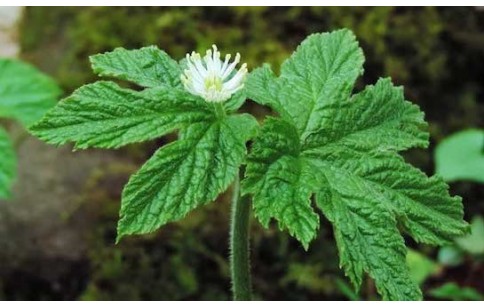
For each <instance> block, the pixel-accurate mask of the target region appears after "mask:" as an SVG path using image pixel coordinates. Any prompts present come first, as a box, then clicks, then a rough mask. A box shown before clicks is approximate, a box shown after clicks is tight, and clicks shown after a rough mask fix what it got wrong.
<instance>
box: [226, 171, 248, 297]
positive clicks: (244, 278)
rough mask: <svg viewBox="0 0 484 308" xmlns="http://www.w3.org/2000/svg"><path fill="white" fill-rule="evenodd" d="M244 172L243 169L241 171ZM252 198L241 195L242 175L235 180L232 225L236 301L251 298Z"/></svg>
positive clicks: (231, 252) (231, 261)
mask: <svg viewBox="0 0 484 308" xmlns="http://www.w3.org/2000/svg"><path fill="white" fill-rule="evenodd" d="M241 173H242V171H241ZM249 202H250V199H249V197H248V196H245V197H242V196H241V195H240V175H237V177H236V179H235V182H234V189H233V197H232V217H231V226H230V272H231V276H232V292H233V298H234V300H236V301H249V300H251V297H252V295H251V278H250V261H249V223H250V215H249V214H250V204H249Z"/></svg>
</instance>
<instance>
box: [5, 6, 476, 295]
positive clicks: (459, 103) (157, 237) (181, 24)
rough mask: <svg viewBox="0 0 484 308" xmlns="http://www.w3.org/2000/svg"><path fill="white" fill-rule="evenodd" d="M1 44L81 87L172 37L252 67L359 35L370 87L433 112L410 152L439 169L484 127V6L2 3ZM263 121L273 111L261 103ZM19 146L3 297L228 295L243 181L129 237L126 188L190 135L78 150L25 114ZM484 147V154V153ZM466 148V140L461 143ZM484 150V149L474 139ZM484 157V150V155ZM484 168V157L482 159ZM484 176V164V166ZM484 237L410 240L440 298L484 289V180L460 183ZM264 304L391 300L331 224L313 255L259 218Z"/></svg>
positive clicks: (429, 291) (255, 253)
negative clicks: (234, 219) (48, 137)
mask: <svg viewBox="0 0 484 308" xmlns="http://www.w3.org/2000/svg"><path fill="white" fill-rule="evenodd" d="M0 12H1V13H0V19H1V23H0V55H1V56H14V55H16V56H18V57H19V58H21V59H23V60H25V61H27V62H30V63H32V64H34V65H36V66H37V67H38V68H40V69H41V70H42V71H44V72H46V73H48V74H49V75H51V76H52V77H53V78H55V79H56V80H57V82H58V83H59V85H60V86H61V87H62V89H63V90H64V93H65V95H68V94H70V93H71V92H72V91H73V90H74V89H76V88H77V87H79V86H81V85H83V84H85V83H89V82H93V81H95V80H96V78H97V77H96V76H95V75H94V74H93V73H92V72H91V70H90V65H89V62H88V56H89V55H92V54H96V53H100V52H105V51H109V50H112V49H114V48H115V47H119V46H123V47H125V48H128V49H129V48H140V47H142V46H146V45H157V46H159V47H160V48H161V49H164V50H166V51H167V52H168V53H169V54H170V55H171V56H172V57H174V58H177V59H178V58H182V57H183V56H184V54H185V53H186V52H187V51H191V50H198V51H204V50H205V49H207V48H209V46H210V45H211V44H213V43H216V44H217V46H218V47H219V49H220V50H221V51H222V53H233V52H236V51H238V52H240V53H241V54H242V58H243V61H245V62H247V63H248V65H249V68H253V67H256V66H258V65H260V64H262V63H264V62H268V63H271V64H272V66H273V67H274V68H275V69H276V70H277V69H278V68H279V65H280V64H281V62H282V61H283V60H284V59H285V58H287V57H288V56H289V55H290V54H291V53H292V51H293V50H294V48H295V47H296V46H297V45H298V44H299V43H300V42H301V41H302V40H303V39H304V38H305V37H306V36H307V35H308V34H310V33H313V32H324V31H330V30H333V29H338V28H342V27H346V28H349V29H351V30H353V31H354V32H355V34H356V36H357V38H358V40H359V42H360V44H361V46H362V48H363V50H364V53H365V56H366V63H365V66H364V67H365V74H364V76H363V77H362V78H360V79H359V81H358V85H357V87H356V90H360V89H362V88H363V87H364V86H365V85H367V84H372V83H375V82H376V80H377V79H378V77H380V76H390V77H391V78H392V79H393V81H394V83H395V84H397V85H404V86H405V94H406V97H407V99H408V100H410V101H412V102H414V103H416V104H418V105H419V106H420V108H421V109H422V110H424V111H425V113H426V119H427V121H429V123H430V130H431V145H430V147H429V149H425V150H412V151H409V152H407V153H405V157H406V159H407V160H408V161H409V162H411V163H412V164H414V165H416V166H418V167H419V168H421V169H422V170H424V171H425V172H426V173H427V174H428V175H431V174H434V173H435V170H436V165H435V160H434V155H435V150H436V147H437V145H439V144H440V143H441V142H442V141H443V140H444V139H445V138H446V137H448V136H450V135H452V134H453V133H456V132H459V131H462V130H465V129H468V128H477V129H479V128H480V129H483V128H484V10H483V9H481V8H473V7H469V8H384V7H380V8H264V7H252V8H235V7H234V8H217V7H212V8H175V7H173V8H103V7H96V8H54V7H49V8H35V7H29V8H22V9H20V8H1V9H0ZM244 108H245V109H246V110H247V111H250V112H252V113H253V114H255V115H257V116H258V117H259V119H262V118H263V117H264V116H265V115H267V114H268V113H269V112H270V111H269V110H267V109H265V108H263V107H260V106H256V105H255V104H248V105H247V106H246V107H244ZM9 131H10V133H11V134H12V136H13V138H14V139H15V141H16V142H15V143H16V145H17V147H16V150H17V153H18V155H19V176H18V180H17V182H16V184H15V187H14V197H13V198H12V199H11V200H9V201H0V299H4V300H20V299H22V300H77V299H80V300H228V299H230V298H231V294H230V281H229V268H228V263H227V256H228V248H227V247H228V221H229V200H230V194H229V192H228V193H226V194H223V195H221V196H220V197H219V198H218V199H217V200H216V202H214V203H213V204H209V205H207V206H204V207H199V208H198V209H197V210H195V211H193V212H192V213H191V214H190V215H188V217H187V218H186V219H184V220H183V221H181V222H179V223H172V224H169V225H167V226H165V227H163V228H162V229H161V230H159V231H158V232H156V233H154V234H150V235H146V236H136V237H129V238H126V239H125V240H123V241H122V242H121V243H120V244H119V245H114V239H115V232H116V231H115V228H116V222H117V217H118V211H119V206H120V193H121V191H122V188H123V186H124V184H125V183H126V182H127V180H128V178H129V176H130V174H132V173H133V172H135V171H136V170H137V169H138V168H139V167H140V166H141V164H142V163H143V162H144V161H145V160H146V159H148V158H149V157H150V156H151V154H152V153H153V152H154V151H155V150H156V149H157V148H158V147H160V146H161V145H163V144H165V143H167V142H169V141H171V140H173V138H174V136H168V137H167V138H161V139H158V140H156V141H153V142H147V143H143V144H135V145H131V146H127V147H124V148H122V149H120V150H86V151H78V152H72V150H71V147H70V146H65V147H61V148H59V149H56V148H54V147H52V146H48V145H45V144H43V143H41V142H39V141H37V140H36V139H35V138H33V137H27V136H26V134H25V131H24V130H23V129H22V128H20V127H17V126H16V125H15V124H11V125H9ZM483 136H484V135H483ZM482 141H483V142H482V143H483V144H482V145H479V146H477V148H478V149H480V150H479V151H481V150H482V149H483V148H484V137H483V138H482ZM452 148H453V149H454V151H457V152H460V151H462V153H464V154H462V155H463V156H461V159H460V160H461V161H463V160H465V159H466V158H465V157H466V154H465V151H466V149H465V145H464V146H457V147H456V146H454V147H452ZM474 148H476V147H474ZM480 154H482V153H480ZM481 163H482V164H483V166H484V162H481ZM483 176H484V172H483ZM449 185H450V187H451V192H452V194H458V195H460V196H462V197H463V200H464V206H465V213H466V214H465V215H466V219H467V220H468V221H472V222H473V234H472V236H468V237H466V238H463V239H462V238H461V239H456V242H455V244H454V245H451V246H449V247H445V248H435V247H430V246H425V245H419V244H417V243H415V242H413V241H412V240H411V239H410V238H407V239H406V240H407V244H408V246H409V247H410V248H411V251H410V253H409V256H408V263H409V266H410V268H411V271H412V275H413V276H414V278H415V279H416V280H417V281H418V282H419V283H421V285H422V288H423V290H424V294H425V298H426V299H468V300H479V299H481V300H483V299H484V279H483V278H482V277H484V258H483V256H484V248H483V247H482V246H483V245H484V221H483V220H482V216H481V215H484V190H483V185H484V179H482V180H481V179H479V177H478V178H477V179H476V178H474V179H472V180H467V179H459V178H457V179H454V180H453V181H452V182H451V183H450V184H449ZM251 235H252V239H251V244H252V273H253V287H254V293H255V298H256V299H265V300H329V299H331V300H346V299H349V300H356V299H362V300H363V299H364V300H367V299H378V298H379V296H378V295H377V293H376V290H375V288H374V285H373V283H372V282H371V281H370V280H369V279H366V280H365V281H364V283H363V286H362V288H361V291H360V292H359V293H355V292H354V291H353V290H352V288H351V286H350V284H349V282H348V280H347V279H346V278H345V277H344V274H343V272H342V271H341V270H340V269H339V267H338V255H337V251H336V246H335V242H334V240H333V235H332V229H331V226H330V224H329V223H328V222H327V221H326V220H325V219H322V227H321V229H320V234H319V237H318V238H317V240H315V241H314V242H313V243H312V245H311V246H310V249H309V250H308V252H305V251H304V249H303V248H302V247H301V246H300V244H298V243H297V242H296V241H295V240H293V239H291V238H290V237H289V236H288V234H287V233H285V232H279V231H278V230H277V227H276V226H272V227H271V228H270V229H269V230H265V229H263V228H262V227H261V226H260V225H259V223H258V222H257V221H253V223H252V230H251Z"/></svg>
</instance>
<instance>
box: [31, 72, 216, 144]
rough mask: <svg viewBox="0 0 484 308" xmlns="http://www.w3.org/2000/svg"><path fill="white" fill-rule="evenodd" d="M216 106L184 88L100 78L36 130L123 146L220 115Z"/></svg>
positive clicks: (55, 138) (50, 138)
mask: <svg viewBox="0 0 484 308" xmlns="http://www.w3.org/2000/svg"><path fill="white" fill-rule="evenodd" d="M210 107H211V106H210V105H207V104H206V103H205V102H204V101H203V100H201V99H199V98H196V97H194V96H192V95H190V94H188V93H187V92H185V91H183V90H177V89H173V88H167V87H157V88H152V89H149V90H145V91H141V92H138V91H133V90H129V89H123V88H120V87H119V86H118V85H116V84H115V83H114V82H106V81H100V82H96V83H93V84H89V85H86V86H83V87H81V88H79V89H78V90H77V91H75V92H74V93H73V94H72V95H71V96H69V97H68V98H66V99H64V100H62V101H61V102H60V103H59V104H57V106H55V108H53V109H52V110H50V111H49V112H48V113H47V114H46V116H45V117H44V118H43V119H42V120H41V121H40V122H38V123H37V124H35V125H34V126H33V127H31V129H30V130H31V132H32V133H33V134H34V135H35V136H37V137H38V138H40V139H42V140H44V141H45V142H48V143H51V144H55V145H61V144H65V143H68V142H75V146H76V148H78V149H85V148H88V147H97V148H118V147H121V146H124V145H126V144H129V143H134V142H142V141H146V140H151V139H154V138H156V137H160V136H162V135H164V134H167V133H169V132H171V131H173V130H175V129H179V128H182V127H185V126H186V125H188V124H190V123H196V122H201V121H208V120H210V119H212V118H213V117H214V114H213V107H212V108H210Z"/></svg>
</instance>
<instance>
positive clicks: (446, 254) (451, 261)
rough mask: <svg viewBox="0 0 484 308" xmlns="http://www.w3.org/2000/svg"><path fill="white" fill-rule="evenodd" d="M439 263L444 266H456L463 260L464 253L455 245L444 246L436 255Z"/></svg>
mask: <svg viewBox="0 0 484 308" xmlns="http://www.w3.org/2000/svg"><path fill="white" fill-rule="evenodd" d="M437 259H438V260H439V263H441V264H443V265H446V266H457V265H460V264H462V262H464V253H463V252H462V250H461V249H459V248H458V247H456V246H444V247H442V248H440V249H439V253H438V255H437Z"/></svg>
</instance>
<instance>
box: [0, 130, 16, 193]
mask: <svg viewBox="0 0 484 308" xmlns="http://www.w3.org/2000/svg"><path fill="white" fill-rule="evenodd" d="M16 166H17V161H16V158H15V152H14V149H13V146H12V143H11V142H10V139H9V137H8V135H7V132H6V131H4V130H3V129H2V128H1V127H0V199H4V198H8V197H10V186H11V185H12V182H13V180H14V179H15V173H16Z"/></svg>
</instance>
